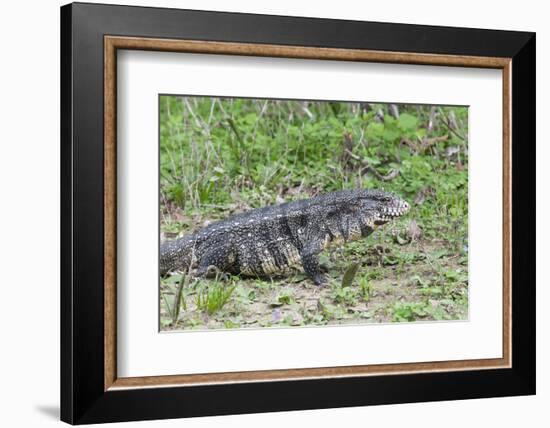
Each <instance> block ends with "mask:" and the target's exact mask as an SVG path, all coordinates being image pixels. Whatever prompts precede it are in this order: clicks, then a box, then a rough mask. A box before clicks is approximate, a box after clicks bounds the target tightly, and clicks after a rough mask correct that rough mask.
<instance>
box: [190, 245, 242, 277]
mask: <svg viewBox="0 0 550 428" xmlns="http://www.w3.org/2000/svg"><path fill="white" fill-rule="evenodd" d="M234 261H235V257H234V256H233V252H232V250H231V247H229V246H220V247H215V248H211V249H209V250H208V251H207V252H206V253H205V254H204V255H203V256H202V257H201V259H200V262H199V265H198V268H197V272H196V273H195V276H196V277H201V276H205V275H206V274H207V273H208V268H210V267H211V266H214V267H215V268H216V269H218V270H219V271H226V270H227V269H228V268H229V267H231V264H232V263H233V262H234Z"/></svg>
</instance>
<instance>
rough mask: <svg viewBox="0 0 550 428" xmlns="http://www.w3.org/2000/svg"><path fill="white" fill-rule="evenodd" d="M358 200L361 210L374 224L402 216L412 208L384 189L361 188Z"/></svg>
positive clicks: (366, 218) (367, 219) (369, 221)
mask: <svg viewBox="0 0 550 428" xmlns="http://www.w3.org/2000/svg"><path fill="white" fill-rule="evenodd" d="M358 200H359V203H360V204H361V208H362V210H361V211H362V212H363V213H364V214H365V220H366V221H367V222H368V223H370V224H373V225H381V224H385V223H387V222H389V221H391V220H393V219H395V218H397V217H401V216H402V215H404V214H406V213H407V212H408V211H409V209H410V206H409V204H408V203H407V202H406V201H404V200H403V199H401V198H399V197H398V196H396V195H394V194H393V193H388V192H384V191H382V190H370V189H365V190H360V191H359V198H358Z"/></svg>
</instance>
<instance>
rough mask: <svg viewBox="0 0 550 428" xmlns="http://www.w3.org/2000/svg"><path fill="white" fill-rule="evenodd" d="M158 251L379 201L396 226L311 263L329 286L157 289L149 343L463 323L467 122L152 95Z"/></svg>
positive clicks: (330, 105)
mask: <svg viewBox="0 0 550 428" xmlns="http://www.w3.org/2000/svg"><path fill="white" fill-rule="evenodd" d="M159 103H160V219H161V222H160V227H161V231H160V233H161V239H162V240H164V239H173V238H175V237H178V236H181V235H185V234H187V233H190V232H193V231H195V230H197V229H199V228H201V227H203V226H205V225H207V224H209V223H210V222H212V221H216V220H219V219H222V218H225V217H227V216H228V215H230V214H234V213H237V212H240V211H243V210H247V209H252V208H258V207H262V206H265V205H269V204H276V203H280V202H283V201H289V200H294V199H301V198H308V197H312V196H315V195H317V194H319V193H324V192H330V191H334V190H339V189H346V188H357V187H363V188H382V189H385V190H388V191H392V192H395V193H397V194H398V195H400V196H401V197H403V198H404V199H405V200H407V201H408V202H409V203H410V204H411V205H412V208H411V211H410V212H409V214H408V215H407V216H406V217H404V218H402V219H399V220H397V221H395V222H393V223H392V224H388V225H386V226H384V227H381V228H380V229H378V230H377V231H376V232H375V233H374V234H373V235H371V236H370V237H369V238H367V239H365V240H362V241H358V242H352V243H348V244H346V245H345V246H343V247H339V248H333V249H332V250H331V251H329V252H327V253H324V254H322V257H321V261H322V263H323V264H324V266H325V267H326V269H327V271H328V276H329V278H330V283H329V286H327V287H324V288H319V287H316V286H315V285H313V284H312V283H311V282H310V281H308V280H307V279H306V277H305V275H304V274H303V273H301V272H298V271H297V272H296V273H295V274H294V275H291V276H290V277H285V278H273V279H271V280H266V279H256V278H239V277H230V278H224V279H223V280H222V279H221V278H214V279H201V280H198V281H197V280H193V279H191V278H189V277H188V276H187V275H184V274H183V273H182V272H176V273H173V274H171V275H169V276H168V277H166V278H162V279H161V285H160V287H161V290H160V324H161V329H162V330H173V329H204V328H239V327H269V326H290V325H292V326H300V325H324V324H344V323H359V322H401V321H428V320H462V319H466V318H467V317H468V109H467V107H447V106H421V105H397V104H375V103H349V102H318V101H315V102H312V101H296V100H259V99H258V100H256V99H222V98H210V97H179V96H168V95H166V96H161V97H160V99H159Z"/></svg>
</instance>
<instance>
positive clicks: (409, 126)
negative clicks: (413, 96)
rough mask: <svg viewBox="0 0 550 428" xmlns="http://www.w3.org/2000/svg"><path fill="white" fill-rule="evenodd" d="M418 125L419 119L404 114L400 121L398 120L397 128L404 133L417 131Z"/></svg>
mask: <svg viewBox="0 0 550 428" xmlns="http://www.w3.org/2000/svg"><path fill="white" fill-rule="evenodd" d="M417 124H418V119H417V118H416V117H414V116H413V115H410V114H408V113H403V114H402V115H401V116H399V119H397V126H399V128H401V129H402V130H403V131H412V130H414V129H416V127H417Z"/></svg>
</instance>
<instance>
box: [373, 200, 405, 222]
mask: <svg viewBox="0 0 550 428" xmlns="http://www.w3.org/2000/svg"><path fill="white" fill-rule="evenodd" d="M410 208H411V207H410V205H409V204H408V203H407V202H405V201H403V200H401V199H396V200H395V201H393V202H392V203H390V204H388V205H386V206H384V207H383V208H382V210H381V213H380V215H379V216H378V219H377V223H378V222H381V223H385V222H388V221H390V220H393V219H394V218H397V217H401V216H402V215H404V214H406V213H407V212H408V211H409V209H410Z"/></svg>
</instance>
